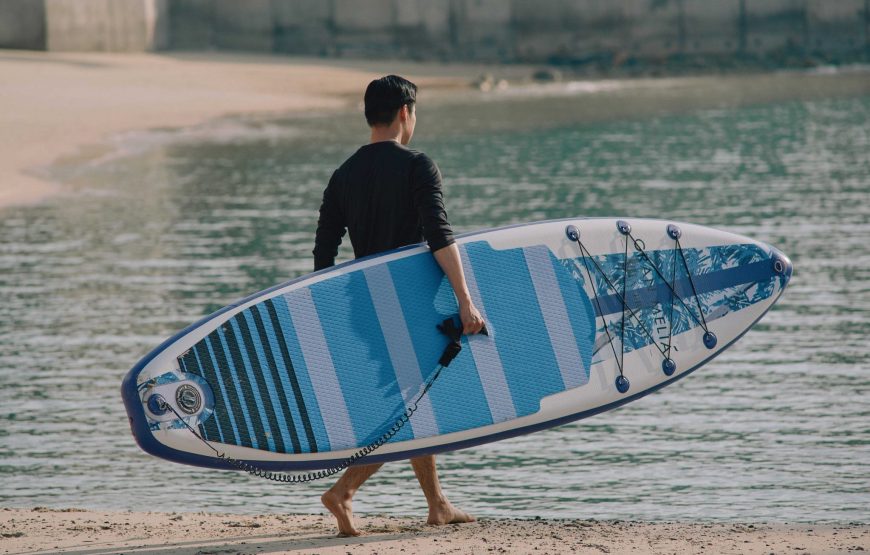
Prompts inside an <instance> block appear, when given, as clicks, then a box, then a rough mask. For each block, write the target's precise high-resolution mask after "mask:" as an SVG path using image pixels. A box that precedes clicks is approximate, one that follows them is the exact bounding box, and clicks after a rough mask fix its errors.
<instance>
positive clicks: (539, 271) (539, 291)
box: [523, 245, 588, 389]
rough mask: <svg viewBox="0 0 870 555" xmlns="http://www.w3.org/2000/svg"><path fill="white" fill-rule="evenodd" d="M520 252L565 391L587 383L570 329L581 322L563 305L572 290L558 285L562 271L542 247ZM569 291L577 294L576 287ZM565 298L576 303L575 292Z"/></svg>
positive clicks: (545, 248) (526, 248)
mask: <svg viewBox="0 0 870 555" xmlns="http://www.w3.org/2000/svg"><path fill="white" fill-rule="evenodd" d="M523 253H524V254H525V258H526V266H527V268H528V270H529V275H530V276H531V278H532V283H533V284H534V286H535V295H536V296H537V298H538V304H539V305H540V307H541V313H542V315H543V317H544V323H545V325H546V327H547V333H548V334H549V336H550V344H551V345H552V346H553V352H554V353H555V354H556V360H557V361H558V363H559V371H560V372H561V374H562V382H563V383H564V387H565V389H572V388H575V387H579V386H580V385H583V384H584V383H586V382H587V381H588V379H587V376H588V366H587V367H585V368H584V365H583V359H582V357H581V355H580V349H579V348H578V347H579V345H578V341H577V338H576V337H575V336H574V326H575V325H577V324H580V323H582V322H576V323H575V322H572V321H571V319H570V317H569V316H568V308H567V306H566V305H567V304H568V303H567V302H566V299H565V296H564V295H565V294H566V293H567V294H569V295H570V294H571V293H572V291H571V289H568V288H565V289H563V287H561V285H560V283H559V278H558V274H562V273H564V272H565V270H564V269H563V268H562V267H561V266H557V265H554V264H553V261H555V258H554V257H553V255H552V254H551V253H550V249H549V248H548V247H546V246H543V245H537V246H534V247H525V248H524V249H523ZM573 289H574V291H577V288H576V287H574V288H573ZM568 299H569V300H570V301H574V302H576V301H577V300H578V299H577V295H576V293H575V294H574V295H571V296H569V298H568ZM587 302H588V301H587Z"/></svg>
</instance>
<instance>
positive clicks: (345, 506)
mask: <svg viewBox="0 0 870 555" xmlns="http://www.w3.org/2000/svg"><path fill="white" fill-rule="evenodd" d="M381 466H382V464H367V465H363V466H352V467H350V468H348V469H347V470H345V471H344V474H342V476H341V478H339V479H338V481H337V482H336V483H335V484H333V486H332V487H331V488H329V490H328V491H327V492H326V493H324V494H323V496H321V498H320V501H321V502H322V503H323V505H324V506H325V507H326V508H327V509H329V512H331V513H332V514H333V516H335V519H336V520H337V521H338V535H339V536H359V535H360V531H359V530H357V529H356V528H354V526H353V509H352V508H351V504H352V501H353V496H354V494H355V493H356V491H357V490H358V489H359V488H360V486H361V485H363V483H364V482H365V481H366V480H368V479H369V478H370V477H371V475H372V474H374V473H375V472H377V470H378V469H379V468H380V467H381Z"/></svg>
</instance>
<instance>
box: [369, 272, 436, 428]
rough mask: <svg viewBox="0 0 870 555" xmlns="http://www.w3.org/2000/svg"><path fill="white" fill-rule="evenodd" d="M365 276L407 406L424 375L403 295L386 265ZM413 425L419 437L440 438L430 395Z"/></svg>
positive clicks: (416, 414) (421, 404) (421, 401)
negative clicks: (405, 310)
mask: <svg viewBox="0 0 870 555" xmlns="http://www.w3.org/2000/svg"><path fill="white" fill-rule="evenodd" d="M363 274H364V275H365V277H366V285H368V288H369V294H370V295H371V296H372V304H374V306H375V312H376V313H377V315H378V322H380V324H381V331H382V332H383V334H384V341H385V342H386V344H387V351H388V352H389V353H390V362H391V363H392V365H393V370H394V371H395V373H396V381H397V382H398V384H399V390H400V391H401V392H402V398H403V399H404V400H405V403H409V402H410V401H412V400H413V399H414V398H415V397H416V396H417V395H418V394H419V393H420V387H421V386H422V385H423V374H422V373H421V372H420V365H419V364H418V362H417V353H416V351H415V350H414V344H413V343H412V342H411V334H410V332H409V331H408V324H407V322H406V321H405V315H404V313H403V312H402V307H401V305H400V304H399V295H398V294H397V293H396V286H395V284H394V283H393V277H392V276H391V275H390V270H389V268H387V265H386V264H379V265H377V266H370V267H368V268H366V269H365V270H363ZM410 422H411V429H412V430H413V431H414V437H415V438H420V437H429V436H434V435H438V433H439V430H438V423H437V422H436V421H435V412H434V411H433V410H432V401H431V399H430V398H429V396H428V395H427V396H425V397H423V398H422V399H421V400H420V403H419V404H418V405H417V412H415V413H414V418H412V419H411V421H410Z"/></svg>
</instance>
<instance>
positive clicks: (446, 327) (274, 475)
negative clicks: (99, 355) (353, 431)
mask: <svg viewBox="0 0 870 555" xmlns="http://www.w3.org/2000/svg"><path fill="white" fill-rule="evenodd" d="M435 327H437V328H438V331H440V332H441V333H443V334H444V335H446V336H447V338H448V339H449V340H450V342H449V343H448V344H447V346H446V347H445V348H444V352H442V353H441V357H440V358H439V359H438V367H437V368H435V372H434V373H433V374H432V375H431V376H430V377H429V379H428V380H426V383H425V384H424V386H423V389H422V391H420V394H419V395H417V398H416V399H414V401H413V402H412V403H411V404H409V405H408V406H406V407H405V410H404V412H402V415H401V416H399V418H398V419H397V420H396V421H395V422H394V423H393V425H392V426H390V428H389V429H388V430H387V431H386V432H384V433H383V435H381V436H380V437H379V438H378V439H376V440H375V441H373V442H372V443H370V444H368V445H366V446H365V447H363V448H361V449H359V450H358V451H356V452H355V453H354V454H352V455H351V456H349V457H348V458H346V459H344V460H343V461H341V462H340V463H339V464H338V465H336V466H334V467H332V468H326V469H323V470H318V471H316V472H306V473H304V474H284V473H282V472H272V471H270V470H265V469H263V468H260V467H258V466H256V465H253V464H251V463H249V462H246V461H243V460H240V459H236V458H233V457H231V456H229V455H227V454H226V453H224V452H221V451H219V450H218V449H217V448H215V446H213V445H212V444H211V443H209V442H208V441H206V440H205V439H204V438H203V437H202V436H201V435H199V434H198V433H197V432H196V430H194V429H193V427H192V426H191V425H190V424H188V423H187V421H186V420H185V419H184V418H183V417H182V416H181V415H180V414H178V411H176V410H175V408H173V407H172V406H171V405H170V404H169V403H167V402H166V401H165V400H161V401H159V402H160V403H161V405H160V408H161V410H169V411H171V412H172V413H173V414H174V415H175V416H176V418H178V419H179V420H180V421H181V423H182V424H184V426H185V427H186V428H187V429H188V430H190V433H192V434H193V435H194V436H196V438H197V439H198V440H200V441H201V442H203V443H204V444H205V445H206V446H207V447H208V448H209V449H211V450H212V451H214V454H215V455H217V457H218V458H219V459H222V460H224V461H226V462H227V464H229V465H230V466H232V467H234V468H236V469H238V470H244V471H245V472H247V473H248V474H250V475H252V476H256V477H257V478H263V479H264V480H271V481H273V482H281V483H285V484H304V483H306V482H313V481H315V480H322V479H324V478H329V477H330V476H334V475H336V474H338V473H339V472H341V471H342V470H344V469H345V468H347V467H349V466H350V465H352V464H354V463H356V462H359V461H360V459H362V458H364V457H366V456H367V455H369V454H371V453H372V452H373V451H375V450H376V449H378V448H379V447H381V446H382V445H383V444H384V443H386V442H388V441H390V439H392V438H393V436H395V435H396V434H397V433H399V431H400V430H401V429H402V428H403V427H404V426H405V424H407V423H408V422H409V421H410V420H411V416H412V415H413V414H414V413H415V412H417V406H418V404H419V403H420V401H421V400H422V399H423V397H424V396H425V395H426V394H427V393H428V392H429V390H430V389H431V388H432V384H434V383H435V380H437V379H438V376H440V375H441V371H442V370H443V369H444V368H446V367H448V366H450V363H451V362H452V361H453V359H454V358H456V356H457V355H458V354H459V352H460V351H461V350H462V343H461V340H462V324H461V323H460V325H459V326H457V325H456V322H455V321H454V319H453V317H450V318H447V319H446V320H444V321H443V322H441V323H440V324H438V325H437V326H435ZM480 333H481V334H482V335H489V331H488V330H487V329H486V325H484V326H483V328H482V329H481V330H480Z"/></svg>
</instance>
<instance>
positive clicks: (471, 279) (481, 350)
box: [459, 246, 517, 422]
mask: <svg viewBox="0 0 870 555" xmlns="http://www.w3.org/2000/svg"><path fill="white" fill-rule="evenodd" d="M459 254H460V257H461V258H462V269H463V272H464V274H465V283H466V285H468V293H469V295H471V300H472V301H473V302H474V305H475V306H476V307H477V309H478V310H479V311H480V315H481V316H482V317H483V319H484V321H485V322H488V323H489V327H488V329H489V333H490V337H486V336H483V335H476V336H474V337H469V338H468V347H469V348H470V349H471V356H472V357H473V358H474V363H475V364H476V365H477V375H478V376H479V377H480V384H481V385H482V386H483V393H484V395H486V402H487V404H488V405H489V412H490V414H491V415H492V421H493V422H504V421H506V420H513V419H514V418H516V417H517V408H516V407H515V406H514V400H513V397H512V396H511V391H510V387H508V384H507V378H506V377H505V373H504V367H503V365H502V362H501V357H500V356H499V354H498V349H497V348H496V346H495V340H494V339H493V338H492V337H491V336H492V334H494V333H497V332H496V330H495V329H494V328H493V327H492V320H490V318H489V316H488V315H487V308H486V305H485V304H484V303H483V299H482V298H481V296H480V290H479V289H478V288H477V277H476V276H475V275H474V268H472V267H471V261H470V260H469V259H468V252H466V250H465V247H464V246H460V247H459Z"/></svg>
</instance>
